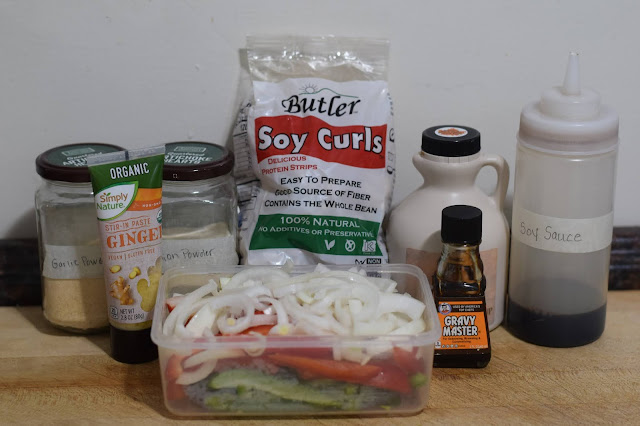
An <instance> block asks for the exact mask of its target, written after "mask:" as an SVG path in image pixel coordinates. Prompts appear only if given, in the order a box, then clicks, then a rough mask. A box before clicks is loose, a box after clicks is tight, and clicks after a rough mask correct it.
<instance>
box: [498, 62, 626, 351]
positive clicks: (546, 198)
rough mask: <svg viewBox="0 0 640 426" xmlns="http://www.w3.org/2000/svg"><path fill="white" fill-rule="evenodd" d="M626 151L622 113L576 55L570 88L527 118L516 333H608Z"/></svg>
mask: <svg viewBox="0 0 640 426" xmlns="http://www.w3.org/2000/svg"><path fill="white" fill-rule="evenodd" d="M617 151H618V115H617V114H616V113H615V111H613V110H612V109H611V108H609V107H607V106H605V105H602V104H601V103H600V96H599V95H598V94H597V93H596V92H595V91H593V90H591V89H587V88H582V87H581V86H580V74H579V64H578V55H577V54H575V53H571V55H570V56H569V64H568V67H567V71H566V75H565V79H564V84H563V85H562V86H560V87H554V88H551V89H549V90H546V91H544V92H543V93H542V97H541V99H540V100H539V101H536V102H532V103H530V104H528V105H526V106H525V107H524V108H523V110H522V114H521V116H520V131H519V132H518V147H517V153H516V168H515V192H514V200H513V220H512V238H511V269H510V277H509V292H508V298H507V326H508V328H509V329H510V330H511V332H512V333H513V334H514V335H516V336H517V337H519V338H521V339H523V340H526V341H528V342H531V343H535V344H538V345H544V346H554V347H572V346H579V345H584V344H587V343H589V342H592V341H594V340H596V339H598V337H600V335H601V334H602V331H603V329H604V323H605V314H606V301H607V300H606V298H607V287H608V285H607V284H608V276H609V256H610V251H611V238H612V229H613V194H614V189H615V188H614V187H615V174H616V158H617Z"/></svg>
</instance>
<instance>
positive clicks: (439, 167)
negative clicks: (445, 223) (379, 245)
mask: <svg viewBox="0 0 640 426" xmlns="http://www.w3.org/2000/svg"><path fill="white" fill-rule="evenodd" d="M421 147H422V149H421V150H420V151H419V152H418V153H416V154H415V155H414V156H413V165H414V166H415V167H416V169H417V170H418V171H419V172H420V174H421V175H422V177H423V178H424V183H423V184H422V186H420V187H419V188H417V189H416V190H415V191H414V192H412V193H411V194H409V195H408V196H407V198H405V199H404V200H403V201H402V202H401V203H400V204H398V205H397V206H396V207H395V208H394V209H393V211H392V212H391V214H390V216H389V221H388V224H387V232H386V236H387V247H388V249H389V259H390V262H392V263H409V264H412V265H416V266H418V267H419V268H420V269H422V271H423V272H424V273H425V275H426V276H427V277H429V279H431V278H432V277H433V274H434V273H435V271H436V266H437V264H438V259H439V258H440V254H441V253H442V240H441V235H440V222H441V217H442V209H444V208H445V207H447V206H451V205H455V204H467V205H471V206H474V207H477V208H479V209H480V210H482V229H483V230H484V233H483V241H482V252H481V253H480V255H481V256H482V260H483V262H484V275H485V278H486V281H487V287H486V291H485V298H486V302H487V315H488V317H489V328H491V329H494V328H495V327H497V326H498V325H500V323H501V322H502V320H503V317H504V298H505V293H506V281H507V265H508V260H509V225H508V224H507V219H506V217H505V216H504V213H503V206H504V198H505V195H506V193H507V186H508V185H509V166H508V165H507V163H506V161H505V160H504V158H502V157H500V156H498V155H490V154H484V153H481V152H480V132H478V131H477V130H476V129H473V128H471V127H466V126H460V125H455V126H453V125H449V126H435V127H430V128H428V129H427V130H425V131H424V132H422V146H421ZM483 167H492V168H494V169H495V170H496V172H497V175H498V181H497V185H496V189H495V190H494V192H493V193H492V194H489V195H487V194H486V193H485V192H484V191H482V190H481V189H480V188H479V187H478V186H477V185H475V181H476V178H477V177H478V173H480V170H482V168H483ZM432 285H433V283H432Z"/></svg>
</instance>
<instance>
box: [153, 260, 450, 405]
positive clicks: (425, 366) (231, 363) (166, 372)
mask: <svg viewBox="0 0 640 426" xmlns="http://www.w3.org/2000/svg"><path fill="white" fill-rule="evenodd" d="M250 268H265V267H264V266H262V267H260V266H210V267H202V266H199V267H193V268H188V267H178V268H172V269H170V270H168V271H167V272H166V273H165V274H164V276H163V278H162V281H161V283H160V288H159V291H158V299H157V301H156V308H155V312H154V319H153V326H152V330H151V338H152V339H153V341H154V342H155V343H156V344H157V345H158V351H159V358H160V373H161V376H162V387H163V392H164V400H165V404H166V406H167V408H168V409H169V411H171V412H172V413H174V414H178V415H185V416H212V415H218V416H230V415H232V416H265V415H268V416H283V415H337V414H360V415H362V414H411V413H417V412H419V411H421V410H422V409H423V408H424V407H425V405H426V403H427V398H428V395H429V387H430V381H431V370H432V367H433V349H434V343H435V342H436V340H438V338H439V337H440V327H439V326H438V324H439V323H438V318H437V313H436V309H435V304H434V301H433V297H432V295H431V291H430V287H429V283H428V281H427V278H426V276H425V275H424V273H423V272H422V271H421V270H420V269H418V268H417V267H415V266H413V265H404V264H397V265H393V264H387V265H363V266H361V269H362V270H363V271H365V272H366V274H367V275H368V276H371V277H385V278H390V279H393V280H394V281H396V282H397V290H398V292H399V293H408V294H410V295H411V296H413V297H414V298H416V299H418V300H420V301H422V302H423V303H424V304H425V305H426V309H425V310H424V313H423V320H424V321H425V323H426V324H427V328H426V330H425V331H423V332H421V333H419V334H417V335H400V334H398V335H390V334H387V335H377V336H339V335H323V336H305V335H287V336H281V335H267V336H262V335H259V336H258V335H241V336H238V335H236V336H215V337H209V338H179V337H176V336H167V335H164V334H163V331H162V327H163V323H164V320H165V319H166V318H167V315H168V314H169V309H168V305H167V299H168V298H169V297H171V296H173V295H174V294H175V293H180V294H185V293H188V292H191V291H193V290H195V289H197V288H199V287H200V286H202V285H204V284H206V283H208V282H209V280H211V279H219V278H220V277H231V276H233V275H235V274H237V273H239V272H242V271H245V270H247V269H250ZM266 268H269V269H284V268H283V267H279V266H268V267H266ZM314 268H315V267H314V266H310V265H307V266H297V267H294V268H293V269H292V270H290V271H289V270H286V269H284V270H286V271H287V272H288V273H289V274H290V275H292V276H295V275H299V274H304V273H309V272H312V271H313V270H314ZM329 268H330V269H331V270H340V271H346V270H349V269H350V268H353V266H351V265H340V266H329ZM202 351H213V353H214V354H220V359H218V360H217V362H218V363H221V364H222V365H219V366H220V369H221V371H225V370H224V369H225V364H226V368H227V369H245V368H254V369H256V370H261V371H263V372H264V373H261V374H258V376H259V377H258V378H256V379H252V380H256V381H257V382H260V383H263V384H264V383H267V384H268V382H269V381H270V380H271V379H270V378H269V377H270V376H269V374H274V375H275V374H279V375H280V374H288V373H287V371H288V370H287V369H286V368H285V369H284V372H283V367H280V369H279V370H278V369H276V371H274V370H273V369H272V367H273V366H271V367H270V366H269V364H270V363H269V361H270V360H272V359H271V358H269V356H273V354H278V355H279V356H281V355H285V356H297V357H300V356H303V357H311V358H320V359H322V360H324V359H326V360H328V361H327V362H331V361H332V360H334V359H339V357H338V355H336V354H340V353H341V354H344V353H345V351H366V352H367V353H375V354H376V355H375V356H374V357H373V358H372V359H371V360H370V361H369V362H368V363H366V365H378V366H381V367H380V368H382V369H383V370H382V371H381V373H380V374H381V375H382V376H376V379H380V380H387V381H389V383H395V382H394V381H395V380H398V381H399V380H400V379H401V377H400V376H394V374H398V375H402V374H404V375H405V376H404V378H403V380H404V381H405V382H406V380H407V377H408V376H410V377H412V379H411V383H412V384H411V387H410V389H405V390H404V391H390V390H388V389H389V388H388V387H387V388H386V389H380V388H378V387H372V386H364V385H362V384H357V383H354V382H351V383H343V382H338V381H332V380H328V379H318V377H315V378H310V377H306V378H303V377H300V376H301V375H302V374H300V376H298V375H297V374H295V373H291V374H294V376H293V377H291V378H290V380H292V381H293V383H295V384H296V385H291V382H289V386H286V387H283V388H284V390H283V391H282V392H289V391H291V390H294V391H295V392H306V391H307V390H306V389H309V387H312V388H313V392H314V395H315V396H316V397H317V398H319V399H322V400H325V399H329V400H334V399H335V398H338V400H340V401H341V402H340V403H336V404H332V403H328V404H325V405H317V404H315V403H309V402H308V401H306V402H304V403H303V402H301V401H295V400H294V401H292V400H290V399H289V398H290V397H288V396H284V397H283V398H275V397H274V398H273V399H272V400H269V401H266V402H262V399H260V401H258V398H257V397H256V398H255V399H254V400H253V401H251V404H250V405H251V406H250V407H248V408H247V407H245V408H244V409H242V410H239V409H237V404H238V403H239V402H238V401H240V400H243V399H246V398H247V392H251V391H252V389H253V387H252V386H237V387H236V388H231V389H229V390H228V391H229V394H228V395H227V397H228V399H227V400H226V401H225V398H224V396H225V395H220V394H218V395H216V396H212V394H207V383H209V380H211V378H212V376H208V377H207V378H205V379H203V380H202V381H200V382H198V383H195V384H192V385H188V386H183V385H177V384H176V381H175V379H174V377H175V376H174V374H175V368H176V367H178V368H180V369H181V370H182V369H183V368H187V367H188V366H185V365H183V364H182V361H183V360H184V359H185V358H186V357H188V356H191V355H193V354H197V353H199V352H202ZM234 351H235V352H236V354H235V355H233V354H234ZM238 352H239V353H238ZM248 353H249V354H253V356H250V355H249V354H248ZM407 355H410V356H407ZM225 356H226V357H229V358H226V359H222V358H224V357H225ZM357 365H361V364H357ZM291 371H294V370H291ZM411 371H419V372H420V376H419V378H420V381H419V383H416V382H415V381H414V380H415V377H416V376H415V375H411V373H410V372H411ZM216 374H218V373H216V372H215V370H214V375H216ZM265 374H266V375H267V377H265V376H264V375H265ZM216 377H219V376H216ZM274 386H275V385H274ZM292 386H294V387H293V388H292ZM392 387H393V386H392ZM287 389H288V390H287ZM212 398H213V399H212ZM260 398H264V397H263V396H261V397H260ZM234 404H236V405H234Z"/></svg>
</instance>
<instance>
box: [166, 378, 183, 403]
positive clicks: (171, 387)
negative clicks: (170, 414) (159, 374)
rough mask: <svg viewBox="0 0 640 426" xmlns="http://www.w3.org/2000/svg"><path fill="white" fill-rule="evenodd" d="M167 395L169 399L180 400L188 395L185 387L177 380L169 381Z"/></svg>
mask: <svg viewBox="0 0 640 426" xmlns="http://www.w3.org/2000/svg"><path fill="white" fill-rule="evenodd" d="M166 395H167V400H169V401H179V400H181V399H184V398H186V397H187V394H186V393H185V392H184V387H183V386H182V385H179V384H177V383H176V382H167V393H166Z"/></svg>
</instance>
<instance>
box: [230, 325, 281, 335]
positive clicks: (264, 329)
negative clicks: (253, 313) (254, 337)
mask: <svg viewBox="0 0 640 426" xmlns="http://www.w3.org/2000/svg"><path fill="white" fill-rule="evenodd" d="M273 327H274V325H273V324H265V325H255V326H253V327H249V328H247V329H246V330H245V331H243V332H241V333H239V334H251V333H258V334H262V335H263V336H266V335H267V334H269V332H270V331H271V329H272V328H273Z"/></svg>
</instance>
